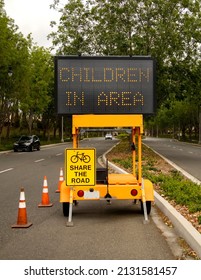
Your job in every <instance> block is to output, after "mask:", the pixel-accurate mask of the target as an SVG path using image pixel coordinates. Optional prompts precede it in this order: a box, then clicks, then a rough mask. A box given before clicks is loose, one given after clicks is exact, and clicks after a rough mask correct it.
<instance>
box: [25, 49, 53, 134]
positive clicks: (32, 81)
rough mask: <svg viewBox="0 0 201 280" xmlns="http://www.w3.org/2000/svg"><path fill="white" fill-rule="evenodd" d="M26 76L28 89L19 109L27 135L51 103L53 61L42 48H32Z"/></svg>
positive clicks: (48, 53)
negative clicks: (22, 113)
mask: <svg viewBox="0 0 201 280" xmlns="http://www.w3.org/2000/svg"><path fill="white" fill-rule="evenodd" d="M28 75H29V88H28V89H27V92H26V95H25V96H24V97H23V100H21V101H20V105H19V107H20V109H21V110H22V111H23V112H24V113H25V114H26V115H27V121H28V127H29V133H31V131H32V124H33V121H34V118H35V119H38V118H40V117H41V115H42V114H43V112H45V110H46V109H47V108H48V105H49V102H50V101H51V97H50V94H49V91H50V85H51V84H52V82H53V61H52V56H51V54H50V52H49V51H48V50H46V49H44V48H43V47H37V46H34V47H33V49H32V50H31V54H30V60H29V70H28Z"/></svg>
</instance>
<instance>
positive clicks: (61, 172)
mask: <svg viewBox="0 0 201 280" xmlns="http://www.w3.org/2000/svg"><path fill="white" fill-rule="evenodd" d="M63 181H64V175H63V168H60V174H59V182H58V189H57V190H56V191H55V192H56V193H59V192H60V189H61V184H62V183H63Z"/></svg>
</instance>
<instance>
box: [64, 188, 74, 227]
mask: <svg viewBox="0 0 201 280" xmlns="http://www.w3.org/2000/svg"><path fill="white" fill-rule="evenodd" d="M72 215H73V187H71V188H70V203H69V215H68V221H67V223H66V226H67V227H73V222H72Z"/></svg>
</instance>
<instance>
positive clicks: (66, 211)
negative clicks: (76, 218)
mask: <svg viewBox="0 0 201 280" xmlns="http://www.w3.org/2000/svg"><path fill="white" fill-rule="evenodd" d="M63 214H64V216H65V217H67V216H68V215H69V202H63Z"/></svg>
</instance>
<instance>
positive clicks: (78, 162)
mask: <svg viewBox="0 0 201 280" xmlns="http://www.w3.org/2000/svg"><path fill="white" fill-rule="evenodd" d="M95 159H96V151H95V149H94V148H91V149H66V153H65V166H66V168H65V170H66V185H67V186H83V185H84V186H94V185H95V184H96V166H95V165H96V160H95Z"/></svg>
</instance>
